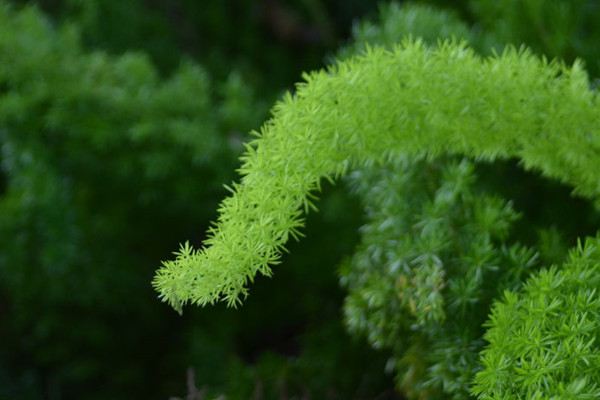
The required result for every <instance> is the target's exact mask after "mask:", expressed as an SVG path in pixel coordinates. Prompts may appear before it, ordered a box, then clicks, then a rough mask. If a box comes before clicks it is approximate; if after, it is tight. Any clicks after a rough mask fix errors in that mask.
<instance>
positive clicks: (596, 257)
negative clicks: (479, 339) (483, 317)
mask: <svg viewBox="0 0 600 400" xmlns="http://www.w3.org/2000/svg"><path fill="white" fill-rule="evenodd" d="M599 245H600V239H599V238H597V237H596V238H591V239H588V240H586V241H585V243H584V244H583V245H581V244H580V245H579V246H578V248H577V249H576V250H573V251H572V252H571V255H570V257H569V260H568V261H567V262H566V263H565V265H564V266H563V267H562V268H561V269H558V268H556V267H553V268H550V269H548V270H544V271H543V272H541V273H540V274H538V275H536V276H535V277H534V278H532V279H530V280H529V281H528V282H527V284H526V285H525V288H524V290H523V291H522V293H520V294H515V293H513V292H506V293H505V295H504V298H503V300H502V302H498V303H496V305H495V306H494V308H493V312H492V316H491V319H490V321H489V322H488V323H487V326H488V327H489V328H490V329H489V330H488V331H487V333H486V334H485V339H486V340H487V341H488V342H489V345H488V347H487V348H486V349H485V350H484V351H483V357H482V363H483V366H484V369H483V371H481V372H479V373H478V374H477V378H476V380H475V386H474V389H473V392H474V393H476V394H478V395H479V398H480V399H527V400H530V399H553V400H558V399H597V398H599V397H600V386H598V382H600V345H599V340H600V337H599V335H600V327H599V324H598V321H599V320H600V297H599V296H598V291H599V290H600V249H599V247H598V246H599Z"/></svg>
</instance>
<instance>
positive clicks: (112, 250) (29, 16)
mask: <svg viewBox="0 0 600 400" xmlns="http://www.w3.org/2000/svg"><path fill="white" fill-rule="evenodd" d="M77 36H78V35H77V32H76V31H75V30H74V29H73V28H71V27H69V26H66V27H62V28H60V29H55V28H54V27H53V26H52V24H51V23H50V22H49V21H48V20H47V19H46V18H44V17H43V16H42V15H41V14H40V13H39V12H38V11H37V10H36V9H34V8H25V9H24V10H22V11H19V12H16V11H13V10H11V8H10V7H8V6H6V5H5V4H2V5H1V6H0V58H1V59H2V60H3V61H2V63H1V64H0V149H1V155H0V157H1V175H2V178H3V190H2V193H1V196H0V238H1V240H0V289H1V296H0V297H1V298H2V304H3V307H4V308H3V322H2V325H3V326H6V327H7V328H6V329H4V330H3V331H2V333H1V335H2V342H3V343H4V345H3V346H2V347H3V350H2V353H3V354H6V355H4V356H3V357H2V362H3V364H4V365H2V366H0V369H6V372H5V374H6V375H7V376H6V377H3V376H0V379H3V381H2V382H0V397H2V396H8V397H13V398H18V397H21V398H26V395H25V394H24V393H23V392H21V391H19V390H20V389H18V387H19V386H20V387H25V388H31V389H30V390H31V392H32V393H34V392H35V390H36V389H35V388H41V387H54V388H55V389H52V390H54V391H56V392H57V393H61V392H62V391H63V388H65V387H67V388H68V389H67V390H66V392H67V394H65V395H67V396H68V395H69V393H73V392H77V391H78V390H80V387H81V386H80V385H83V387H85V385H89V384H90V382H93V381H94V380H97V379H105V380H106V381H107V382H109V384H107V385H106V388H105V390H106V392H105V393H107V392H108V393H113V394H114V393H117V392H119V391H121V390H122V389H123V388H124V387H127V385H128V384H131V382H136V383H135V386H136V387H142V386H143V385H144V382H145V381H146V379H147V376H148V375H151V374H152V372H151V370H152V368H154V367H152V365H160V364H161V363H162V361H160V360H161V359H163V360H164V358H165V357H170V356H169V355H168V354H163V355H160V354H156V353H155V352H152V351H149V349H147V348H146V347H148V346H146V344H147V343H151V342H152V341H158V342H160V341H162V340H164V339H163V337H162V336H164V335H165V331H168V330H169V329H170V328H168V325H169V324H167V325H164V324H162V323H161V322H160V321H161V320H162V319H164V318H165V316H164V314H161V311H160V309H159V310H156V309H155V307H154V303H155V301H154V299H153V295H152V292H151V289H150V287H149V284H148V281H149V280H150V276H149V274H150V273H151V271H149V270H148V268H147V265H151V264H152V263H153V262H156V261H153V260H157V259H160V257H164V256H165V255H166V254H168V251H169V247H170V246H172V245H173V244H174V243H177V241H179V240H180V238H182V237H189V232H190V231H191V230H192V229H193V228H192V227H191V226H190V225H198V224H205V223H206V221H207V220H208V219H209V218H210V217H211V216H212V211H211V210H212V208H214V207H215V203H216V201H215V198H217V197H218V196H222V195H223V190H222V188H221V182H223V180H229V179H231V172H230V171H231V170H232V169H233V163H234V160H235V157H236V155H237V154H238V152H239V150H240V149H241V145H240V142H241V140H242V137H241V134H240V133H239V132H244V131H246V130H247V129H249V127H250V126H252V125H255V124H256V123H258V121H260V118H261V116H262V115H263V113H264V108H263V106H262V105H261V104H262V102H260V101H256V100H255V96H254V94H253V92H252V89H251V88H249V87H247V86H245V85H243V82H242V81H241V78H240V77H239V75H235V74H232V75H231V76H230V78H229V79H228V80H227V81H224V82H221V83H214V82H212V80H211V78H210V77H209V75H208V74H207V73H206V71H205V70H204V69H203V68H201V67H198V66H197V65H193V64H191V63H188V62H186V63H183V64H182V65H181V67H180V68H179V69H178V70H177V71H176V72H174V73H173V74H172V75H171V76H170V77H169V78H168V79H164V80H163V79H161V78H159V74H158V73H157V71H156V69H155V68H154V67H153V65H152V64H151V63H150V62H149V61H148V59H147V57H145V56H144V55H141V54H125V55H122V56H119V57H113V56H109V55H106V54H104V53H99V52H96V53H92V52H89V51H86V50H84V49H83V48H82V47H81V45H80V43H79V42H78V38H77ZM191 199H194V200H193V202H192V201H191ZM169 243H171V245H169ZM4 310H5V311H4ZM132 315H135V316H136V321H137V323H139V324H140V326H145V327H146V328H145V329H147V330H148V331H149V332H151V333H147V334H145V337H146V338H147V342H146V343H145V342H144V341H140V340H139V329H138V328H135V329H123V331H121V332H120V333H119V334H117V333H116V332H115V331H113V328H114V327H115V326H121V327H124V326H127V323H128V322H131V320H132V319H131V316H132ZM5 321H10V324H9V323H8V322H5ZM115 335H118V336H119V340H116V341H115V339H114V337H115ZM150 347H151V346H150ZM115 354H119V357H120V358H118V359H117V360H115V358H114V355H115ZM5 365H6V366H5ZM140 365H142V367H140ZM32 366H35V369H34V368H32ZM40 370H42V371H47V372H45V374H44V375H42V377H40V375H38V374H37V372H38V371H40ZM3 372H4V371H3ZM21 373H22V375H19V374H21ZM0 375H2V373H0ZM19 380H22V381H23V382H24V383H21V384H19V383H17V382H18V381H19ZM44 380H45V382H44ZM27 382H28V383H27ZM166 383H168V381H167V380H165V382H164V384H166ZM13 385H14V386H16V388H15V389H13ZM157 389H158V388H156V387H155V388H153V390H157ZM12 390H15V391H14V392H13V391H12ZM47 390H51V389H47ZM163 390H164V388H163ZM124 392H126V390H125V391H124ZM31 396H32V398H35V395H34V394H31ZM40 396H41V395H40ZM57 396H59V395H57ZM99 396H101V397H102V393H100V394H99ZM110 397H111V398H115V397H113V396H110Z"/></svg>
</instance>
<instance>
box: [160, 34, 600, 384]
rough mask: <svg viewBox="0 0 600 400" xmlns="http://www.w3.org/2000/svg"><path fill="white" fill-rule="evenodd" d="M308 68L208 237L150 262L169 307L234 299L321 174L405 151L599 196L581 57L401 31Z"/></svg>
mask: <svg viewBox="0 0 600 400" xmlns="http://www.w3.org/2000/svg"><path fill="white" fill-rule="evenodd" d="M305 79H306V81H307V82H306V83H305V84H302V85H299V87H298V89H297V92H296V94H295V96H293V97H292V96H287V97H286V98H285V99H284V101H283V102H281V103H279V104H278V105H277V106H276V107H275V109H274V117H273V119H272V120H270V121H269V122H268V123H267V124H266V125H265V126H264V127H263V129H262V131H261V132H260V133H259V134H257V136H258V138H257V139H256V140H255V141H254V142H252V143H250V144H249V145H247V151H246V154H245V155H244V156H243V158H242V159H243V161H244V164H243V166H242V167H241V169H240V171H241V173H242V176H243V178H242V180H241V183H239V184H234V185H233V187H232V189H231V191H232V192H233V194H232V196H231V197H229V198H227V199H226V200H224V202H223V203H222V205H221V207H220V217H219V220H218V222H217V224H216V225H215V226H213V228H211V229H210V238H209V239H208V240H207V241H206V244H207V245H208V247H206V248H204V249H201V250H194V249H192V248H191V247H190V246H189V245H185V246H183V247H182V248H181V250H180V251H179V252H178V254H177V258H176V259H175V260H172V261H167V262H165V266H164V267H163V268H162V269H160V270H159V271H158V273H157V276H156V278H155V281H154V283H155V286H156V287H157V289H158V290H159V291H160V293H161V297H162V299H163V300H164V301H167V302H169V303H170V304H171V305H173V306H174V307H176V308H177V309H180V307H181V306H182V305H184V304H186V303H188V302H191V303H195V304H207V303H214V302H217V301H220V300H223V301H225V302H227V303H228V304H229V305H236V304H238V303H239V302H240V300H241V298H243V297H244V296H246V295H247V284H248V283H250V282H252V280H253V278H254V276H255V274H257V273H261V274H264V275H270V274H271V270H270V267H269V265H272V264H274V263H277V261H278V259H279V256H280V252H281V250H282V249H283V245H284V243H285V242H286V241H287V239H288V238H289V237H298V236H299V235H300V233H299V231H298V229H299V228H300V227H301V226H302V209H304V210H308V209H311V208H314V205H313V200H314V195H313V194H311V193H312V192H314V191H315V190H316V189H318V188H319V186H320V180H321V179H322V178H328V179H332V178H335V177H337V176H340V175H342V174H344V173H345V172H347V171H348V170H349V169H350V168H357V167H358V168H360V167H361V166H363V165H365V164H373V163H374V164H378V165H385V164H386V163H390V162H395V160H397V159H398V157H399V156H400V155H402V154H405V155H409V156H412V157H414V156H420V155H426V156H427V157H428V158H435V157H438V156H440V155H442V154H464V155H467V156H471V157H475V158H476V159H478V160H489V161H492V160H495V159H506V158H509V157H518V158H519V159H520V160H521V162H522V163H523V165H524V167H525V168H527V169H535V170H537V171H540V172H541V173H542V174H543V175H544V176H547V177H549V178H554V179H558V180H560V181H562V182H565V183H568V184H570V185H572V186H574V187H575V191H576V193H577V194H579V195H583V196H587V197H589V198H591V199H595V198H596V196H597V193H598V190H599V187H598V183H597V182H598V181H597V177H596V174H595V172H594V170H595V168H597V166H598V158H597V151H598V149H599V147H598V146H599V144H600V139H599V138H598V136H597V134H596V132H597V129H598V122H599V120H598V115H599V114H598V111H599V106H598V103H597V101H596V95H595V93H594V92H592V91H591V90H590V89H589V83H588V80H587V76H586V74H585V72H583V70H582V69H581V67H580V66H579V65H578V64H575V65H574V66H573V67H572V68H567V67H566V66H564V65H563V64H560V63H557V62H552V63H547V62H545V61H543V60H539V59H537V58H536V57H533V56H531V55H530V54H528V53H527V52H526V51H516V50H510V49H509V50H507V51H505V52H504V53H503V54H502V55H501V56H497V57H492V58H487V59H480V58H479V57H477V56H475V55H474V54H473V53H472V52H471V51H470V50H469V49H467V48H466V47H465V46H464V45H460V44H456V43H449V42H446V43H444V44H442V45H440V47H438V48H437V49H431V48H427V47H425V46H423V45H422V44H421V43H419V42H416V43H415V42H405V43H404V44H403V45H402V46H400V47H398V48H396V49H394V50H393V51H391V52H389V51H383V50H380V49H372V50H370V51H368V52H367V53H366V54H365V55H364V56H361V57H357V58H353V59H350V60H348V61H345V62H342V63H339V64H337V65H335V66H333V67H332V68H330V69H329V70H328V71H322V72H318V73H314V74H311V75H306V76H305ZM375 99H376V100H377V101H376V102H374V100H375ZM482 204H484V205H486V206H485V207H484V209H485V210H487V211H486V212H484V213H483V214H481V215H482V216H483V218H484V219H483V221H486V222H487V223H490V222H491V221H495V220H494V217H493V216H498V215H502V213H501V212H500V213H499V210H501V209H502V207H500V208H498V205H499V204H498V203H494V202H493V201H490V202H487V201H483V203H482ZM494 204H496V205H494ZM472 207H475V209H477V205H474V206H472ZM508 215H510V213H509V214H508ZM505 217H506V216H505ZM479 218H482V217H479ZM490 218H491V219H490ZM474 221H475V222H476V221H478V219H477V218H475V220H474ZM480 221H481V220H480ZM483 226H491V227H493V223H492V225H485V224H484V225H483ZM439 232H440V234H441V232H443V230H441V231H439ZM434 237H435V236H434ZM484 237H485V236H484ZM474 245H477V243H475V244H474ZM468 252H469V250H467V254H468ZM488 253H489V250H488ZM517 253H518V252H517ZM492 254H493V253H492ZM515 254H516V253H515ZM526 254H527V253H526V252H525V253H521V256H516V257H513V260H514V264H516V265H517V266H519V267H520V268H521V269H522V268H523V267H524V266H525V265H526V264H527V259H530V258H531V255H530V256H526ZM523 256H525V258H523ZM425 264H427V265H429V266H431V267H432V268H434V269H435V268H436V264H435V263H433V264H429V263H425ZM484 264H485V263H484ZM484 264H482V266H484ZM484 269H485V268H484ZM491 270H493V268H492V269H491ZM430 272H435V271H430ZM428 276H429V277H432V276H433V277H435V273H433V274H432V275H431V274H430V275H428ZM416 278H418V277H416ZM432 279H433V278H432ZM428 282H429V281H428ZM428 284H429V283H427V284H421V285H420V286H419V287H418V288H423V287H427V285H428ZM431 284H432V285H433V286H434V287H435V285H436V283H435V279H434V281H433V282H432V283H431ZM509 286H510V285H509ZM464 290H465V289H464V288H463V289H461V291H460V293H464ZM434 292H435V291H434ZM403 293H405V292H403ZM408 293H410V292H408ZM492 296H493V295H492ZM409 304H410V302H409ZM416 304H417V303H416V302H415V307H416ZM429 307H431V309H435V299H434V303H433V305H430V306H429ZM419 315H421V318H424V316H423V315H422V313H420V314H419ZM433 315H434V317H432V318H436V317H435V314H433ZM424 322H425V321H424V320H421V322H420V323H421V324H423V323H424ZM418 323H419V322H418ZM594 351H595V350H594ZM582 382H583V381H582ZM582 385H583V386H585V382H584V383H583V384H582ZM583 386H582V387H583Z"/></svg>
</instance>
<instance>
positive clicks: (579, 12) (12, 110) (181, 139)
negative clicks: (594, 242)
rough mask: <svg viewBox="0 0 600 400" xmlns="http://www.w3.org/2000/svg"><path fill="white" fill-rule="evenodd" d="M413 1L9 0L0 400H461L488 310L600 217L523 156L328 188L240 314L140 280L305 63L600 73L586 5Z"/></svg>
mask: <svg viewBox="0 0 600 400" xmlns="http://www.w3.org/2000/svg"><path fill="white" fill-rule="evenodd" d="M421 3H428V4H426V5H423V4H421V5H416V6H410V7H407V6H406V5H404V4H400V3H395V4H392V5H382V6H381V7H380V8H379V9H377V6H376V4H374V3H373V2H372V1H369V0H352V1H342V0H294V1H287V2H284V1H280V0H263V1H251V0H245V1H222V0H214V1H212V0H211V1H193V0H182V1H172V2H170V1H161V0H145V1H143V0H133V1H110V0H86V1H82V0H41V1H34V2H25V1H12V2H6V1H4V2H2V3H0V168H1V169H0V343H1V344H0V399H42V398H43V399H107V398H109V399H131V398H147V399H166V398H169V397H170V396H179V397H185V396H186V394H188V393H192V392H193V390H192V389H193V388H192V387H191V386H193V385H190V383H189V382H188V383H186V374H188V375H189V373H188V372H186V371H192V372H193V374H194V377H193V378H194V379H193V380H194V384H195V386H196V387H198V388H199V390H200V389H202V390H204V393H205V394H206V395H207V396H218V395H221V394H222V395H224V396H226V398H230V399H288V398H289V399H292V398H297V399H300V398H303V399H308V398H312V399H321V398H322V399H375V398H377V399H394V398H396V399H402V398H403V397H402V396H406V397H408V398H419V399H426V398H457V399H462V398H469V387H470V386H469V385H470V383H471V381H472V380H473V376H474V374H475V373H476V372H477V371H478V370H479V369H480V364H479V356H478V352H479V351H480V350H481V349H482V347H483V345H484V343H485V342H484V341H483V337H482V335H483V332H484V330H483V328H482V327H481V325H482V323H484V322H485V321H486V319H487V318H488V315H489V313H490V307H491V303H492V301H493V300H494V299H497V298H499V296H500V293H501V292H502V290H503V289H506V288H510V289H517V288H519V287H521V286H522V284H523V279H524V277H525V276H527V275H528V274H529V273H530V270H531V271H532V270H534V269H536V268H538V267H539V266H544V265H550V264H553V263H560V262H562V261H563V260H564V258H565V257H566V252H567V249H568V248H569V247H571V246H572V245H573V244H574V243H575V240H576V238H577V237H579V236H583V235H585V234H593V233H594V232H595V229H596V227H597V226H598V222H599V218H598V214H597V213H596V212H595V211H594V209H593V207H592V206H591V205H590V204H588V203H587V202H585V201H584V200H581V199H576V198H572V197H570V196H569V188H568V187H565V186H562V185H559V184H557V183H554V182H550V181H547V180H544V179H542V178H540V177H539V176H537V175H535V174H532V173H525V172H523V171H522V170H521V169H520V168H519V167H518V166H517V165H516V163H515V162H504V163H494V164H485V163H478V162H473V161H467V160H460V159H444V160H435V161H433V162H432V161H431V160H424V159H411V160H400V161H398V162H397V163H393V164H390V165H388V166H386V168H384V169H377V168H373V167H366V168H362V169H360V170H358V171H356V173H355V174H354V175H353V176H352V177H351V178H350V179H349V181H350V184H349V186H350V187H351V188H353V189H354V190H347V189H346V188H344V187H343V185H342V186H340V187H333V186H328V187H326V188H325V191H324V193H323V194H322V195H321V196H322V197H323V200H322V201H321V203H320V207H319V208H320V212H319V213H313V214H311V215H310V216H309V220H308V222H307V228H306V229H305V231H304V232H305V233H306V234H307V238H306V239H304V240H303V241H302V242H300V243H297V244H293V245H292V246H291V248H290V250H291V254H292V256H289V257H287V258H286V259H285V260H284V262H283V263H282V265H280V266H278V267H276V274H275V276H274V277H273V278H272V279H270V280H267V279H260V280H259V281H258V282H257V284H256V286H255V287H254V288H253V291H252V294H251V295H250V296H249V298H248V299H247V300H246V302H245V303H244V306H243V307H242V308H241V309H238V310H231V309H225V308H224V307H221V306H216V307H212V308H206V309H194V308H190V307H188V308H186V309H185V312H184V315H183V316H182V317H180V316H178V315H177V314H176V313H175V312H173V311H172V310H171V309H170V308H169V307H167V306H166V305H164V304H162V303H160V302H159V301H158V299H157V298H156V297H157V296H156V293H155V292H154V291H153V289H152V287H151V286H150V282H151V280H152V276H153V274H154V271H155V269H156V268H157V267H158V266H159V263H160V260H162V259H168V258H169V257H170V252H171V251H172V250H173V249H176V248H177V244H178V243H181V242H184V241H190V242H191V243H192V244H193V245H195V246H198V245H199V244H200V243H201V241H202V240H203V238H204V232H205V230H206V228H207V226H208V221H210V220H211V219H214V217H215V212H214V210H215V209H216V207H217V204H218V201H219V200H220V199H221V198H222V197H223V196H224V195H225V193H226V191H225V190H224V189H223V186H222V185H223V184H224V183H230V182H231V181H232V180H234V179H235V178H236V175H235V172H234V170H235V167H236V165H237V161H236V160H237V157H238V156H239V154H240V152H241V150H242V148H243V146H242V143H243V141H245V140H246V139H247V133H248V132H249V131H250V130H252V129H257V128H258V127H259V126H260V124H261V123H262V122H263V121H264V119H265V118H266V117H267V115H268V107H269V106H270V104H271V103H272V102H273V101H274V100H275V99H276V98H277V97H278V96H279V95H280V94H281V93H282V92H283V91H285V90H290V89H292V83H293V82H294V81H295V80H297V79H298V78H299V76H300V72H301V71H303V70H310V69H315V68H320V67H322V66H323V65H325V64H327V63H331V62H334V61H333V60H334V59H335V58H336V57H338V58H348V57H351V56H352V55H354V54H356V53H360V52H361V51H363V50H364V49H365V47H366V45H367V44H371V45H375V44H378V45H383V46H388V47H390V46H393V45H394V44H395V43H397V42H399V41H400V40H402V38H403V37H405V36H406V35H412V36H413V37H422V38H423V39H424V40H425V41H426V42H427V43H429V44H435V42H436V40H437V39H438V38H449V37H458V38H463V39H465V40H466V41H468V42H469V43H470V44H471V45H472V46H473V47H474V48H475V49H476V50H477V51H478V52H480V53H482V54H489V53H490V52H491V51H492V49H493V48H496V49H501V48H502V47H503V46H504V45H505V44H507V43H513V44H515V45H520V44H522V43H524V44H526V45H527V46H529V47H531V49H532V50H533V51H534V52H536V53H538V54H543V55H547V56H548V57H560V58H563V59H565V60H567V61H568V62H571V61H573V60H574V59H575V58H581V59H583V61H584V62H585V64H586V66H587V68H588V71H589V72H590V74H591V77H592V78H595V77H597V76H598V74H599V73H600V64H598V60H600V45H598V43H600V6H599V5H598V3H597V2H595V1H591V0H588V1H584V0H577V1H557V0H554V1H550V0H548V1H539V0H528V1H512V0H506V1H493V0H484V1H457V2H451V3H449V2H444V1H429V2H421ZM359 18H362V22H360V23H359V22H358V21H359ZM523 188H527V189H526V190H524V189H523ZM363 210H366V212H363ZM363 214H364V215H363ZM360 225H363V228H362V229H361V230H360V231H358V230H357V228H358V227H359V226H360ZM359 240H360V241H361V243H360V244H358V243H359ZM398 241H399V242H400V243H401V244H402V246H398V245H397V243H396V242H398ZM517 242H519V243H522V244H521V245H517V244H516V243H517ZM355 250H356V252H355V254H354V256H352V257H348V256H349V255H351V254H352V253H353V252H354V251H355ZM573 257H575V256H572V258H573ZM344 259H345V261H343V260H344ZM474 260H475V261H474ZM572 262H573V263H575V262H576V260H575V261H572ZM339 265H341V267H340V268H339V273H340V274H339V275H340V276H341V281H342V285H341V286H342V287H343V288H340V285H339V282H338V280H339V279H340V278H339V277H338V275H336V270H337V269H338V268H337V267H338V266H339ZM417 265H418V266H420V268H419V269H415V266H417ZM474 265H475V266H476V267H473V266H474ZM499 265H502V266H503V268H499ZM507 265H508V266H510V267H506V266H507ZM536 288H537V287H536V286H535V284H531V285H529V286H528V289H527V290H530V291H535V290H537V289H536ZM346 291H348V296H347V299H346V300H345V302H344V297H345V296H346ZM344 304H345V305H344ZM514 307H521V308H523V307H525V306H524V305H520V306H519V305H514ZM342 310H343V311H342ZM448 315H451V316H452V318H448ZM344 317H345V325H346V326H345V325H344ZM463 320H468V323H466V324H463V323H461V321H463ZM492 339H493V336H492ZM369 345H372V346H373V347H375V348H376V350H373V349H372V348H371V347H370V346H369ZM385 371H387V373H386V372H385ZM482 379H483V378H482ZM197 398H200V397H198V396H197Z"/></svg>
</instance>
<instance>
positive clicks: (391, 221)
mask: <svg viewBox="0 0 600 400" xmlns="http://www.w3.org/2000/svg"><path fill="white" fill-rule="evenodd" d="M350 180H351V185H352V187H353V188H354V189H355V190H356V191H357V192H358V194H359V195H360V196H361V198H362V199H363V202H364V203H365V209H366V211H367V218H368V223H367V224H366V225H365V226H363V227H362V229H361V232H362V242H361V244H360V246H359V248H358V249H357V251H356V253H355V254H354V255H353V257H352V259H351V260H350V261H349V262H348V263H347V264H346V265H344V266H343V268H342V271H341V275H342V277H341V280H342V283H343V284H344V285H345V286H346V287H347V288H348V289H349V295H348V297H347V299H346V305H345V316H346V321H347V324H348V326H349V328H350V330H351V331H353V332H357V333H359V334H361V335H364V336H366V337H368V339H369V342H370V343H371V344H372V345H373V346H374V347H376V348H387V349H390V350H391V351H392V358H391V360H390V362H391V363H390V365H392V366H393V367H394V369H395V370H396V374H397V380H398V386H399V387H400V388H401V389H402V391H403V393H405V394H406V395H407V396H408V398H411V399H412V398H414V399H419V398H424V397H425V398H428V399H438V398H439V399H447V398H452V399H467V398H469V394H468V389H469V386H470V383H471V381H472V380H473V377H474V373H475V371H477V370H479V351H480V350H481V349H482V347H483V340H482V338H481V337H482V335H483V330H482V327H481V326H482V324H483V323H484V322H485V320H486V318H487V314H488V310H489V309H490V306H491V303H492V300H493V299H494V298H496V297H497V296H498V295H499V294H500V293H502V290H503V289H511V290H512V289H517V288H518V287H519V286H520V285H521V282H522V280H523V279H524V278H525V277H526V276H527V275H528V273H529V272H530V270H531V268H532V267H534V266H535V265H536V264H537V263H536V261H537V257H536V255H535V253H534V252H533V251H532V250H530V249H527V248H524V247H523V246H521V245H519V244H512V245H508V244H507V243H506V240H507V237H508V233H509V229H510V227H511V223H512V222H513V221H514V220H515V219H516V218H517V217H518V215H517V214H516V213H515V212H514V210H513V209H512V207H511V205H510V204H509V203H507V202H506V201H503V200H501V199H499V198H498V197H494V196H490V195H488V194H485V193H482V192H481V190H480V189H478V188H477V186H476V179H475V175H474V170H473V164H472V163H471V162H469V161H468V160H464V159H463V160H461V161H460V162H458V161H448V160H441V159H438V160H436V161H435V162H427V161H426V160H422V159H421V160H415V159H404V160H400V161H396V162H393V163H390V165H386V166H385V167H383V168H378V169H374V168H367V169H365V170H358V171H355V172H353V173H352V174H351V175H350Z"/></svg>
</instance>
